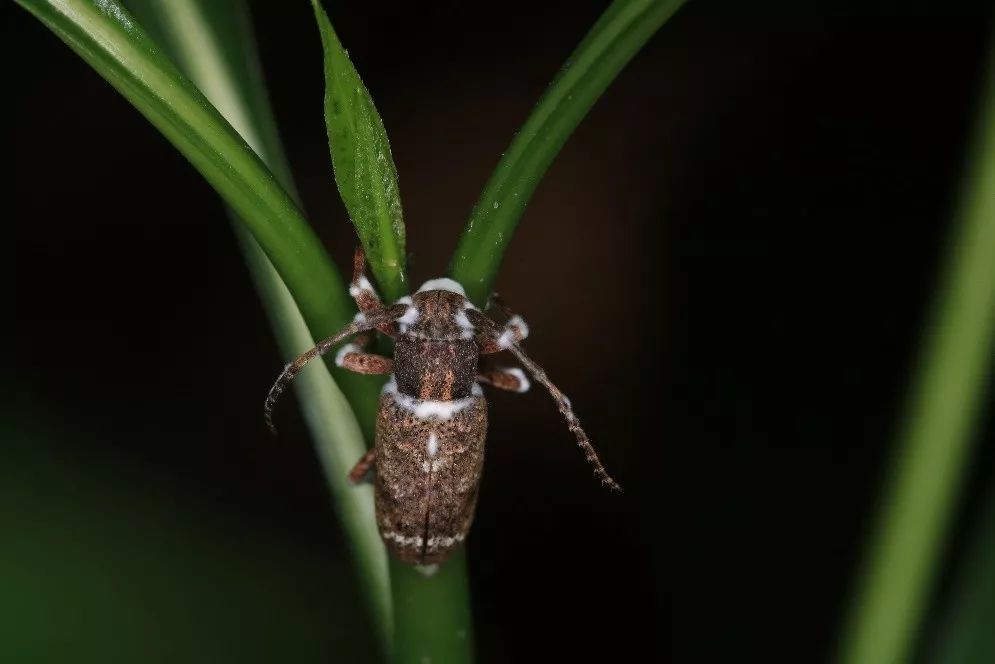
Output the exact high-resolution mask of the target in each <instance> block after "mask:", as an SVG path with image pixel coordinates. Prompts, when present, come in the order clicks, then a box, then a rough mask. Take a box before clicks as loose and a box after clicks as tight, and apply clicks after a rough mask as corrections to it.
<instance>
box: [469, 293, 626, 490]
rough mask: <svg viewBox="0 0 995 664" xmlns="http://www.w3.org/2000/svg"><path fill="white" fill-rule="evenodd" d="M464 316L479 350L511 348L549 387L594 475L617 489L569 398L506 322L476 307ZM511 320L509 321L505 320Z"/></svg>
mask: <svg viewBox="0 0 995 664" xmlns="http://www.w3.org/2000/svg"><path fill="white" fill-rule="evenodd" d="M466 316H467V318H469V319H470V321H471V322H472V323H473V325H474V327H475V328H476V329H477V344H478V346H479V347H480V352H481V353H484V352H487V351H485V349H488V348H493V349H495V350H491V351H489V352H492V353H493V352H497V351H499V350H509V351H511V352H512V353H513V354H514V355H515V357H517V358H518V361H519V362H521V363H522V366H523V367H525V368H526V369H528V371H529V373H530V374H532V377H533V378H535V379H536V380H537V381H538V382H539V383H541V384H542V385H543V386H544V387H545V388H546V389H547V390H549V394H550V396H552V397H553V399H554V400H555V401H556V405H557V407H558V408H559V409H560V413H562V414H563V417H564V418H565V419H566V420H567V426H568V427H569V428H570V431H572V432H573V434H574V436H575V437H576V438H577V445H578V446H579V447H580V449H581V450H583V452H584V456H585V457H586V458H587V461H588V463H590V464H591V465H592V466H594V474H595V475H596V476H597V477H598V478H599V479H600V480H601V483H602V484H606V485H608V486H609V487H610V488H612V489H615V490H616V491H621V490H622V487H620V486H619V484H618V482H616V481H615V480H613V479H612V477H611V475H609V474H608V471H607V470H605V467H604V466H603V465H602V464H601V460H600V459H599V458H598V454H597V452H595V451H594V446H593V445H591V439H590V438H588V437H587V432H585V431H584V429H583V427H581V426H580V420H578V419H577V415H576V414H574V411H573V406H571V405H570V400H569V399H567V397H566V395H565V394H563V392H561V391H560V388H558V387H556V385H553V382H552V381H551V380H549V376H547V375H546V372H545V371H543V369H542V367H540V366H539V365H538V364H536V363H535V362H533V361H532V358H530V357H529V356H528V355H526V354H525V351H524V350H522V347H521V346H519V345H518V342H517V341H515V340H514V339H513V338H512V337H511V336H510V335H509V327H508V326H507V325H505V327H504V328H501V327H499V326H498V324H497V323H495V322H494V321H492V320H491V319H490V318H488V317H487V316H485V315H484V314H482V313H481V312H479V311H477V310H476V309H467V311H466ZM511 322H512V321H508V323H511Z"/></svg>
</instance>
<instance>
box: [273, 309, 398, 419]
mask: <svg viewBox="0 0 995 664" xmlns="http://www.w3.org/2000/svg"><path fill="white" fill-rule="evenodd" d="M406 309H407V307H406V306H405V305H394V306H391V307H387V308H385V309H378V310H376V311H371V312H370V313H368V314H366V313H363V312H360V313H358V314H357V315H356V318H355V319H353V321H352V322H351V323H349V324H348V325H346V326H345V327H344V328H343V329H342V330H340V331H339V332H337V333H335V334H333V335H332V336H330V337H328V338H327V339H324V340H322V341H320V342H318V344H317V345H316V346H315V347H314V348H312V349H311V350H309V351H307V352H306V353H304V354H302V355H300V356H299V357H297V359H295V360H294V361H293V362H290V363H289V364H287V366H286V367H284V368H283V373H281V374H280V376H279V377H278V378H277V379H276V382H275V383H273V387H271V388H270V390H269V394H268V395H266V403H265V404H264V406H263V417H264V419H265V420H266V426H268V427H269V429H270V431H272V432H273V433H274V434H275V433H276V428H275V427H274V426H273V404H275V403H276V399H277V397H279V396H280V394H281V393H283V391H284V390H285V389H287V385H289V384H290V381H292V380H293V379H294V377H295V376H296V375H297V374H298V373H300V371H301V369H303V368H304V366H305V365H306V364H307V363H308V362H310V361H311V360H313V359H314V358H316V357H320V356H321V355H324V354H325V353H327V352H328V351H330V350H331V349H332V348H334V347H335V346H336V345H337V344H339V343H340V342H342V341H344V340H345V339H347V338H348V337H351V336H352V335H354V334H358V333H360V332H365V331H367V330H372V329H374V328H379V327H380V326H382V325H386V324H388V323H391V322H392V321H394V320H395V319H397V318H399V317H400V316H403V315H404V312H405V310H406Z"/></svg>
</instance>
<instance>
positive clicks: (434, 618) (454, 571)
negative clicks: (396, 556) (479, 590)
mask: <svg viewBox="0 0 995 664" xmlns="http://www.w3.org/2000/svg"><path fill="white" fill-rule="evenodd" d="M390 579H391V590H392V595H393V600H394V624H395V625H396V628H395V632H394V660H393V661H394V662H395V663H396V664H409V663H410V664H422V663H423V662H446V663H447V664H460V662H471V661H473V632H472V624H471V619H470V611H469V606H468V602H469V600H468V591H467V579H466V555H465V551H464V550H462V549H461V550H460V551H459V552H458V553H457V554H456V555H455V556H453V557H452V558H451V559H450V560H448V561H446V562H445V563H443V564H442V565H440V566H439V568H438V570H436V571H435V572H434V573H433V574H431V575H430V576H429V575H426V574H424V573H422V572H421V571H419V570H418V569H416V568H414V567H411V566H410V565H403V564H401V563H399V562H397V561H396V560H393V559H391V561H390Z"/></svg>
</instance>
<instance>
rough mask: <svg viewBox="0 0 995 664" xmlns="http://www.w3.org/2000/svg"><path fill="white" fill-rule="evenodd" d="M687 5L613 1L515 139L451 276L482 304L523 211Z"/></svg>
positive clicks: (678, 0)
mask: <svg viewBox="0 0 995 664" xmlns="http://www.w3.org/2000/svg"><path fill="white" fill-rule="evenodd" d="M684 2H685V0H615V2H614V3H612V5H611V6H610V7H609V8H608V9H607V10H605V12H604V14H602V15H601V17H600V18H599V19H598V21H597V23H595V25H594V27H592V28H591V31H590V32H588V34H587V36H586V37H584V40H583V41H582V42H581V43H580V45H578V46H577V48H576V50H574V52H573V53H572V54H571V55H570V57H569V58H568V59H567V61H566V63H565V64H564V65H563V68H562V69H561V70H560V73H559V74H558V75H557V77H556V78H555V79H554V80H553V82H552V83H551V84H550V86H549V87H548V88H547V89H546V92H545V94H544V95H543V97H542V99H541V100H540V101H539V103H538V104H537V105H536V107H535V109H533V111H532V113H531V114H530V115H529V118H528V120H526V122H525V124H524V125H523V126H522V129H521V130H520V131H519V132H518V134H516V135H515V139H514V140H513V141H512V142H511V146H510V147H509V148H508V150H507V151H506V152H505V153H504V156H503V157H502V158H501V161H500V163H498V166H497V168H496V169H495V170H494V173H493V175H491V179H490V180H488V182H487V185H486V186H485V187H484V191H483V193H481V195H480V198H479V199H478V200H477V204H476V205H475V206H474V208H473V212H471V213H470V221H469V223H468V224H467V226H466V230H464V231H463V235H462V237H460V241H459V245H458V246H457V247H456V251H455V253H454V254H453V257H452V260H451V262H450V264H449V274H450V276H452V277H453V279H455V280H456V281H458V282H460V283H461V284H463V287H464V288H466V292H467V296H468V297H469V298H470V299H471V300H473V301H474V302H475V303H477V305H479V306H482V305H483V304H484V301H485V300H486V299H487V296H488V295H490V290H491V284H492V283H493V282H494V277H495V275H496V274H497V270H498V267H499V266H500V264H501V259H502V258H503V256H504V252H505V249H507V247H508V244H509V243H510V242H511V236H512V235H513V234H514V232H515V227H516V226H517V225H518V220H519V219H520V218H521V216H522V214H523V213H524V212H525V206H526V205H527V204H528V202H529V199H531V197H532V194H533V192H534V191H535V189H536V187H537V186H538V184H539V182H540V181H541V180H542V176H543V175H545V174H546V171H547V170H548V169H549V167H550V165H551V164H552V163H553V160H554V159H555V158H556V155H557V154H559V152H560V149H561V148H562V147H563V145H564V144H565V143H566V141H567V139H568V138H569V137H570V134H572V133H573V131H574V129H576V128H577V125H579V124H580V122H581V120H583V119H584V116H586V115H587V112H588V111H589V110H590V109H591V107H592V106H594V103H595V102H596V101H597V100H598V98H599V97H600V96H601V93H603V92H604V91H605V90H606V89H607V88H608V86H609V85H610V84H611V82H612V81H613V80H615V77H616V76H618V74H619V72H621V71H622V69H623V68H625V65H626V64H628V62H629V61H630V60H631V59H632V57H633V56H634V55H635V54H636V53H637V52H638V51H639V49H641V48H642V47H643V45H644V44H645V43H646V42H647V41H649V38H650V37H652V36H653V34H654V33H655V32H656V31H657V30H658V29H659V28H660V26H662V25H663V24H664V23H665V22H666V21H667V19H669V18H670V17H671V16H673V14H674V13H675V12H676V11H677V10H678V9H680V7H681V5H683V4H684Z"/></svg>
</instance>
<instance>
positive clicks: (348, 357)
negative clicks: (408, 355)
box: [335, 334, 394, 374]
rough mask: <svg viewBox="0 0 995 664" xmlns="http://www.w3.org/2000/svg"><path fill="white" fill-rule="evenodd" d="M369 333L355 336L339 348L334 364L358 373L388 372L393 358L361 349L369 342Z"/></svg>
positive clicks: (392, 363)
mask: <svg viewBox="0 0 995 664" xmlns="http://www.w3.org/2000/svg"><path fill="white" fill-rule="evenodd" d="M369 341H370V337H369V335H366V334H364V335H361V336H359V337H356V339H355V340H354V341H353V343H349V344H346V345H345V346H342V348H339V352H338V353H336V354H335V365H336V366H339V367H342V368H343V369H348V370H349V371H354V372H356V373H359V374H389V373H390V372H391V371H393V370H394V360H392V359H390V358H389V357H384V356H383V355H375V354H374V353H367V352H364V351H363V347H364V346H365V345H366V344H367V343H369Z"/></svg>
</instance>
